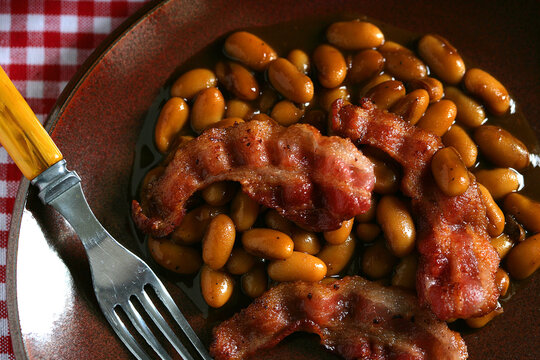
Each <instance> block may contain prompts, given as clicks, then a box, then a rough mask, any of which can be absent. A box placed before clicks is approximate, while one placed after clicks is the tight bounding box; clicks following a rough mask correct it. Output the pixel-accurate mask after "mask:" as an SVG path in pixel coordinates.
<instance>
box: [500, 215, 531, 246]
mask: <svg viewBox="0 0 540 360" xmlns="http://www.w3.org/2000/svg"><path fill="white" fill-rule="evenodd" d="M505 220H506V224H505V225H504V232H505V234H508V236H509V237H510V240H512V242H513V243H514V244H515V243H518V242H521V241H523V240H525V237H526V236H527V233H526V231H525V229H524V228H523V226H521V224H520V223H518V222H517V221H516V219H515V218H514V217H513V216H512V215H510V214H508V215H507V216H505Z"/></svg>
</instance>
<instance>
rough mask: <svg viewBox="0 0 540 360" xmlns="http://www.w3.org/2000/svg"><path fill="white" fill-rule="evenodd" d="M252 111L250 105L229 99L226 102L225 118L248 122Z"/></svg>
mask: <svg viewBox="0 0 540 360" xmlns="http://www.w3.org/2000/svg"><path fill="white" fill-rule="evenodd" d="M254 111H255V110H254V109H253V106H252V105H251V104H249V103H247V102H245V101H243V100H240V99H231V100H228V101H227V109H226V110H225V117H226V118H241V119H244V120H248V119H249V118H250V117H251V116H252V115H253V113H254Z"/></svg>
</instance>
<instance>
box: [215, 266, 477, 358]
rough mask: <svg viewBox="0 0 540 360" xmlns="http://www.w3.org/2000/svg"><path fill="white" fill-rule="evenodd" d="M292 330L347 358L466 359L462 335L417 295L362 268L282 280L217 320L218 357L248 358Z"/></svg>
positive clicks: (216, 355) (216, 342)
mask: <svg viewBox="0 0 540 360" xmlns="http://www.w3.org/2000/svg"><path fill="white" fill-rule="evenodd" d="M296 331H307V332H310V333H315V334H318V335H319V336H320V337H321V343H322V345H323V346H324V347H326V348H327V349H328V350H330V351H332V352H335V353H337V354H339V355H341V356H343V357H344V358H345V359H403V360H404V359H438V360H446V359H448V360H450V359H466V358H467V348H466V346H465V342H464V341H463V339H462V338H461V336H460V335H459V334H458V333H457V332H454V331H451V330H450V329H448V326H447V325H446V323H445V322H442V321H439V320H437V318H436V317H435V316H434V315H433V313H432V312H431V311H429V310H428V309H423V308H421V307H420V306H419V305H418V302H417V299H416V297H415V296H414V295H412V294H410V293H408V292H406V291H405V290H401V289H398V288H389V287H383V286H381V285H379V284H377V283H373V282H370V281H367V280H365V279H363V278H361V277H359V276H353V277H346V278H343V279H341V280H336V279H333V280H332V281H330V282H328V281H326V282H325V281H323V282H319V283H308V282H294V283H281V284H279V285H277V286H276V287H274V288H272V289H270V290H269V291H268V292H266V293H265V294H263V295H262V296H261V297H259V298H258V299H256V300H255V301H254V302H253V303H252V304H251V305H249V306H248V307H247V308H246V309H244V310H242V311H241V312H240V313H237V314H236V315H234V316H233V317H232V318H231V319H229V320H227V321H225V322H223V323H221V324H220V325H219V326H217V327H216V328H214V331H213V335H214V340H213V342H212V345H211V347H210V353H211V355H212V356H213V357H214V358H215V359H216V360H227V359H231V360H232V359H245V358H247V357H248V356H250V355H252V354H254V353H255V352H256V351H258V350H261V349H265V348H270V347H272V346H274V345H276V344H277V343H278V342H280V341H281V340H282V339H283V338H285V337H286V336H288V335H289V334H291V333H293V332H296Z"/></svg>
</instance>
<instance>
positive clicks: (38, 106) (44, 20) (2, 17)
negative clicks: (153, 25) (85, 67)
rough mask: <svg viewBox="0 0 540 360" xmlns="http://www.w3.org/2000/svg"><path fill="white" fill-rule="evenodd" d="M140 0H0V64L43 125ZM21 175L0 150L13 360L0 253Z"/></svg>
mask: <svg viewBox="0 0 540 360" xmlns="http://www.w3.org/2000/svg"><path fill="white" fill-rule="evenodd" d="M144 2H145V0H94V1H76V0H75V1H74V0H71V1H68V0H63V1H57V0H0V66H1V67H2V68H3V69H4V70H5V72H6V73H7V74H8V76H9V77H10V78H11V80H12V81H13V83H14V84H15V86H16V87H17V89H18V90H19V91H20V93H21V94H22V95H23V97H24V98H25V99H26V101H27V102H28V104H29V105H30V107H31V108H32V109H33V110H34V112H35V113H36V115H37V117H38V119H39V120H40V121H42V122H43V120H44V119H45V118H46V117H47V114H48V112H49V111H50V110H51V108H52V106H53V105H54V103H55V101H56V99H57V97H58V96H59V95H60V93H61V92H62V90H63V88H64V87H65V86H66V84H67V82H68V81H69V80H70V79H71V77H72V76H73V75H74V74H75V71H76V70H77V68H78V67H79V66H80V65H81V64H82V63H83V62H84V60H86V58H87V57H88V56H89V55H90V53H91V52H92V51H93V50H94V49H95V47H96V46H97V45H98V44H99V43H100V42H101V41H103V39H104V38H105V37H106V36H107V35H108V34H109V33H111V31H112V30H114V29H115V28H116V27H117V26H118V25H119V24H120V23H121V22H122V21H124V20H125V19H126V18H127V17H128V16H129V15H131V14H132V13H133V12H135V10H137V9H138V8H140V7H141V6H142V5H143V3H144ZM21 176H22V175H21V173H20V171H19V170H18V169H17V167H16V166H15V164H14V163H13V161H12V160H11V159H10V158H9V156H8V155H7V153H6V151H5V150H4V148H3V147H1V146H0V360H5V359H14V358H15V357H14V355H13V348H12V345H11V337H10V332H9V329H8V320H7V306H6V252H7V242H8V234H9V226H10V222H11V214H12V212H13V205H14V202H15V195H16V193H17V188H18V187H19V182H20V180H21Z"/></svg>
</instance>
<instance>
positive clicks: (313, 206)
mask: <svg viewBox="0 0 540 360" xmlns="http://www.w3.org/2000/svg"><path fill="white" fill-rule="evenodd" d="M222 180H233V181H238V182H240V184H241V185H242V190H243V191H244V192H246V193H247V194H248V195H249V196H251V197H252V198H253V199H255V200H256V201H258V202H259V203H261V204H263V205H266V206H268V207H271V208H274V209H277V210H278V211H279V212H280V213H281V214H282V215H283V216H285V217H287V218H288V219H290V220H292V221H294V222H296V223H297V224H299V225H300V226H302V227H304V228H307V229H310V230H314V231H324V230H333V229H336V228H338V227H339V226H340V223H341V222H342V221H343V220H347V219H350V218H352V217H353V216H355V215H356V214H359V213H362V212H364V211H366V210H367V209H369V207H370V194H371V190H372V189H373V186H374V183H375V176H374V174H373V165H372V164H371V162H370V161H369V160H368V159H367V158H366V157H365V156H363V155H362V153H361V152H360V151H359V150H358V149H357V148H356V147H355V146H354V145H353V144H352V143H351V142H350V140H348V139H342V138H339V137H326V136H322V135H321V134H320V132H319V131H317V130H316V129H315V128H314V127H312V126H309V125H305V124H297V125H293V126H290V127H288V128H285V127H282V126H280V125H278V124H277V123H275V122H273V121H250V122H246V123H241V124H236V125H235V126H232V127H229V128H225V129H210V130H207V131H205V132H204V133H203V134H202V135H200V136H199V137H197V138H196V139H194V140H192V141H190V142H189V144H188V145H187V146H181V147H180V148H179V149H178V150H177V151H176V153H175V155H174V158H173V160H172V161H171V162H170V163H169V165H168V166H167V168H166V169H165V172H164V173H163V175H162V176H161V177H159V178H158V179H156V180H155V181H153V182H151V183H150V184H149V185H148V187H147V188H146V189H144V190H143V193H144V194H143V196H144V197H145V199H144V200H145V203H146V204H148V210H147V213H143V210H142V208H141V206H140V205H139V203H138V202H136V201H134V202H133V205H132V213H133V218H134V220H135V223H136V224H137V226H138V227H139V228H140V229H141V230H142V231H144V232H146V233H148V234H151V235H153V236H158V237H160V236H165V235H167V234H169V233H170V232H171V231H172V230H173V229H174V228H175V226H176V225H178V224H179V223H180V221H181V220H182V218H183V216H184V213H185V203H186V201H187V200H188V199H189V197H190V196H191V195H192V194H193V193H194V192H195V191H197V190H199V189H202V188H204V187H205V186H207V185H209V184H211V183H213V182H215V181H222ZM145 210H146V209H145Z"/></svg>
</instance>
